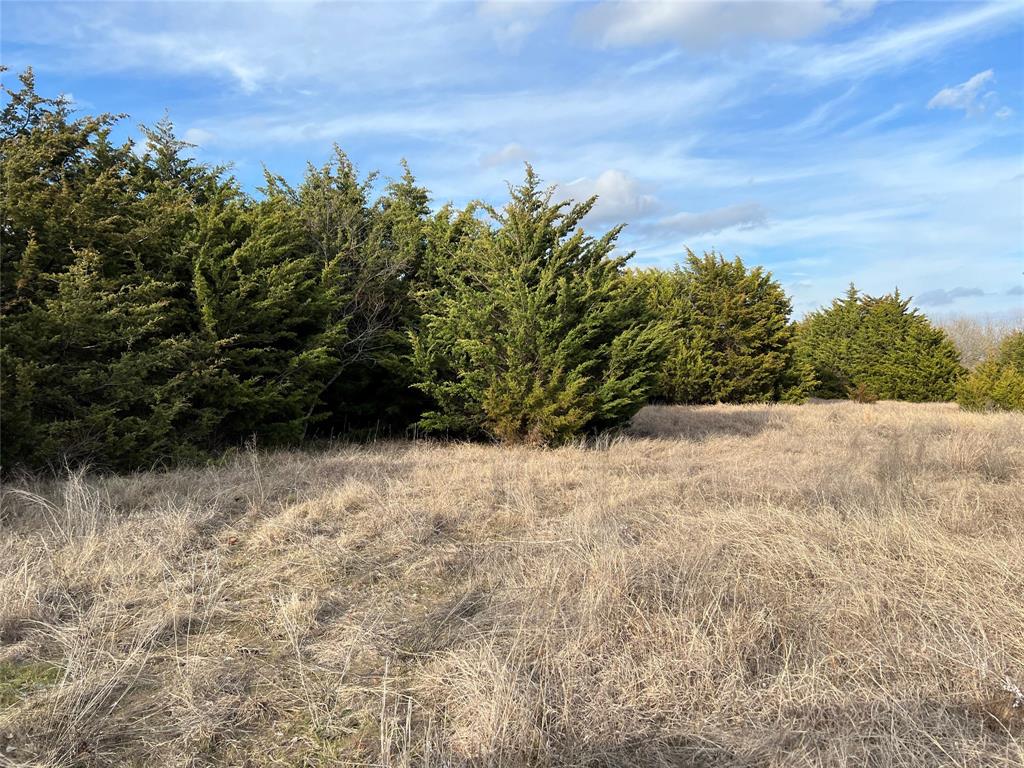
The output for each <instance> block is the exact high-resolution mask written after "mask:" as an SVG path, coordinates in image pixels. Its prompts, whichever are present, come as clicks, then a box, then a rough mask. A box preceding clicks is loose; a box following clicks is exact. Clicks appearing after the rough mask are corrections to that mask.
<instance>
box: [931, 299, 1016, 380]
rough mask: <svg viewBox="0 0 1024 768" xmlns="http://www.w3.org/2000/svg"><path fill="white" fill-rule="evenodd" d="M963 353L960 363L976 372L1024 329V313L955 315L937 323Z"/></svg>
mask: <svg viewBox="0 0 1024 768" xmlns="http://www.w3.org/2000/svg"><path fill="white" fill-rule="evenodd" d="M934 322H935V323H936V325H938V326H939V327H940V328H942V330H944V331H945V332H946V335H947V336H949V338H950V340H951V341H952V342H953V343H954V344H955V345H956V348H957V349H958V350H959V351H960V362H961V363H963V365H964V367H965V368H968V369H973V368H975V367H976V366H977V365H979V364H980V363H983V362H985V361H986V360H988V359H989V358H990V357H991V356H992V355H993V354H994V353H995V351H996V350H997V349H998V348H999V345H1000V344H1001V343H1002V341H1003V339H1005V338H1006V337H1007V336H1009V335H1010V334H1012V333H1014V332H1016V331H1018V330H1019V329H1020V328H1024V310H1018V311H1016V312H1008V313H1002V314H988V315H984V314H983V315H953V316H945V317H940V318H939V319H937V320H934Z"/></svg>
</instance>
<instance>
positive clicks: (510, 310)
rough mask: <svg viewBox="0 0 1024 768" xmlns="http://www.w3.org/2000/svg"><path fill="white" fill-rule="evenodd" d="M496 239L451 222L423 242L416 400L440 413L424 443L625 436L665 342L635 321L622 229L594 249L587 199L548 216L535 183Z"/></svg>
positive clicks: (491, 229) (505, 214)
mask: <svg viewBox="0 0 1024 768" xmlns="http://www.w3.org/2000/svg"><path fill="white" fill-rule="evenodd" d="M510 193H511V200H510V202H509V203H508V204H507V205H506V206H505V208H504V209H503V210H501V211H499V210H496V209H494V208H492V207H490V206H486V205H479V206H478V208H479V210H481V211H482V212H484V213H486V214H487V215H488V216H489V217H490V220H491V222H492V223H493V225H494V226H487V225H486V224H485V223H483V222H479V221H477V220H475V219H474V218H473V214H474V213H476V212H477V207H472V208H471V209H470V210H468V211H467V212H465V213H464V214H462V215H460V216H452V214H451V211H446V213H445V217H443V218H440V219H436V220H435V221H434V223H433V227H432V231H431V233H430V238H431V240H432V241H433V246H432V247H433V248H440V249H441V251H442V252H445V255H447V256H448V257H449V258H448V260H447V263H444V261H443V260H442V259H440V258H438V259H435V260H434V261H433V262H432V267H433V268H434V269H436V270H437V274H438V285H439V286H440V287H439V288H437V289H433V290H431V289H427V290H425V291H424V292H423V293H422V295H421V309H422V313H423V315H422V319H421V321H420V322H421V326H420V329H419V331H418V332H417V333H415V334H414V335H413V359H414V364H415V367H416V370H417V372H418V374H419V377H420V379H419V381H418V383H417V386H419V387H420V388H422V390H423V391H424V392H425V393H427V394H428V395H429V396H430V397H431V399H432V400H433V402H434V403H435V404H436V407H435V409H434V410H432V411H428V412H427V413H425V414H424V416H423V418H422V420H421V425H422V426H423V427H424V428H426V429H429V430H436V431H442V430H450V431H452V432H456V433H462V434H480V433H483V434H487V435H491V436H493V437H496V438H499V439H501V440H507V441H526V442H531V443H558V442H562V441H564V440H567V439H569V438H571V437H573V436H575V435H579V434H581V433H585V432H587V431H591V430H596V429H602V428H606V427H610V426H613V425H616V424H620V423H622V422H623V421H625V420H627V419H628V418H629V417H630V416H632V415H633V413H635V412H636V411H637V410H638V409H639V408H640V407H641V406H642V405H643V403H644V402H645V401H646V399H647V396H648V393H649V389H650V386H651V384H652V383H653V375H654V371H655V368H656V365H657V362H658V359H659V357H660V356H661V355H662V354H663V349H664V347H665V343H666V333H665V329H664V328H663V327H662V326H661V325H658V324H652V323H648V322H644V321H643V320H639V321H638V317H639V316H640V315H639V313H640V309H641V307H640V305H639V302H638V301H637V300H636V299H635V297H634V295H631V292H630V291H628V287H627V285H626V283H625V281H624V279H623V274H622V273H623V267H624V265H625V264H626V262H627V260H628V259H629V255H626V256H615V255H613V249H614V247H615V239H616V237H617V236H618V234H619V231H620V229H621V228H615V229H613V230H611V231H610V232H608V233H607V234H605V235H604V236H603V237H601V238H596V239H595V238H593V237H591V236H589V235H587V234H586V233H585V232H584V231H583V230H582V229H581V228H580V222H581V220H582V219H583V217H584V216H585V215H586V214H587V212H588V211H589V210H590V209H591V207H592V206H593V204H594V202H595V199H593V198H592V199H590V200H588V201H586V202H584V203H580V204H575V205H574V204H571V203H569V202H560V203H553V202H552V192H551V190H548V191H544V190H542V189H541V186H540V181H539V179H538V178H537V176H536V174H535V173H534V171H533V169H532V168H530V167H529V166H527V170H526V180H525V182H524V183H523V184H522V185H521V186H519V187H514V188H510Z"/></svg>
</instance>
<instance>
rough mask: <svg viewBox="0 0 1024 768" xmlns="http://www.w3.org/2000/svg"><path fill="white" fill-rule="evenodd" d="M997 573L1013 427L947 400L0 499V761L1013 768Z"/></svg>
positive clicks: (412, 452)
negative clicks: (557, 444)
mask: <svg viewBox="0 0 1024 768" xmlns="http://www.w3.org/2000/svg"><path fill="white" fill-rule="evenodd" d="M1022 584H1024V418H1022V417H1021V416H1019V415H1007V414H1000V415H992V414H965V413H961V412H959V411H958V410H956V408H955V407H951V406H941V405H935V406H920V405H900V404H892V403H883V404H879V405H875V406H869V405H858V404H855V403H834V404H812V405H806V406H774V407H760V406H757V407H754V406H751V407H711V408H679V407H677V408H668V407H663V408H648V409H646V410H645V411H643V412H641V413H640V414H639V415H638V417H637V418H636V420H635V422H634V425H633V428H632V430H631V433H630V434H628V435H625V436H622V437H618V438H615V439H611V440H604V441H599V442H598V443H596V444H590V445H580V446H576V447H571V448H563V449H559V450H537V449H529V448H502V447H496V446H486V445H440V444H430V443H386V444H377V445H372V446H364V447H358V446H341V447H337V448H334V449H332V450H328V451H324V452H321V453H315V454H314V453H310V454H304V453H298V452H293V453H270V454H263V453H256V452H251V453H249V454H243V455H240V456H238V457H237V458H236V459H233V460H231V461H229V462H227V463H226V464H225V465H224V466H220V467H217V468H209V469H202V470H199V469H197V470H182V471H176V472H170V473H166V474H139V475H133V476H128V477H111V478H94V477H88V476H82V475H75V476H72V477H69V478H68V479H66V480H62V481H60V482H50V483H44V482H36V483H31V484H24V483H23V484H18V483H14V484H11V485H9V486H8V487H7V488H6V489H5V491H4V495H3V512H2V513H0V644H2V645H0V647H2V650H0V686H2V685H6V686H7V690H8V691H9V692H13V693H12V695H10V696H9V698H8V700H7V701H8V703H7V704H6V707H5V708H4V709H3V710H2V711H0V755H3V757H2V758H0V760H4V761H6V762H7V763H9V764H12V765H22V764H23V765H59V766H100V765H102V766H115V765H116V766H125V765H128V766H131V765H136V766H197V765H233V766H328V765H381V766H406V765H408V766H411V765H417V766H419V765H424V766H445V765H469V764H473V765H489V766H526V765H530V766H544V765H573V766H614V765H653V766H719V765H722V766H783V765H785V766H810V765H829V766H935V765H955V766H981V765H985V766H999V765H1003V766H1018V765H1021V764H1022V761H1024V741H1022V739H1024V736H1022V734H1021V730H1020V724H1021V714H1022V713H1024V703H1021V704H1020V706H1017V707H1014V706H1013V705H1014V694H1013V693H1012V692H1011V689H1012V685H1013V684H1016V685H1021V684H1022V683H1024V600H1022V593H1024V589H1022ZM0 690H2V688H0ZM2 700H3V699H0V701H2ZM0 706H4V705H3V704H0Z"/></svg>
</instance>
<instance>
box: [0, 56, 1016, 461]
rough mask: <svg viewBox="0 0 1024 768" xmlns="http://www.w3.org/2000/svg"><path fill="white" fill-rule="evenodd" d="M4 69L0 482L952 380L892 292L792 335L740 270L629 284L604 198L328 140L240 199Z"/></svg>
mask: <svg viewBox="0 0 1024 768" xmlns="http://www.w3.org/2000/svg"><path fill="white" fill-rule="evenodd" d="M19 79H20V85H19V87H17V88H16V89H7V88H6V87H5V88H4V98H5V103H4V106H3V111H2V114H0V165H2V167H0V175H2V179H3V200H2V209H0V235H2V238H0V310H2V340H0V341H2V344H0V387H2V390H0V418H2V430H3V433H2V457H0V462H2V466H3V468H4V469H5V470H9V469H11V468H13V467H17V466H25V467H46V466H55V465H57V464H59V463H61V462H71V463H83V462H90V463H92V464H93V465H94V466H99V467H105V468H110V469H127V468H134V467H150V466H153V465H156V464H160V463H164V462H179V461H189V460H195V459H199V458H202V457H204V456H208V455H210V453H211V452H213V451H216V450H219V449H221V448H223V447H226V446H231V445H237V444H239V443H240V442H242V441H244V440H247V439H249V438H251V437H255V438H256V439H257V440H259V441H260V442H261V443H264V444H268V443H269V444H288V443H294V442H297V441H300V440H303V439H309V438H315V437H322V436H327V435H335V434H342V433H344V434H359V433H360V432H364V431H366V430H380V429H386V430H388V431H390V432H391V433H392V434H395V433H397V434H401V433H402V432H403V431H404V430H406V429H410V428H414V429H416V430H418V431H420V432H424V433H428V434H439V435H449V436H459V437H469V438H477V437H486V438H493V439H500V440H503V441H513V442H530V443H537V444H557V443H561V442H564V441H566V440H569V439H572V438H575V437H577V436H580V435H586V434H592V433H595V432H598V431H600V430H603V429H607V428H610V427H614V426H617V425H620V424H622V423H624V422H625V421H627V420H628V419H629V418H630V417H631V416H632V415H633V414H634V413H635V412H636V411H637V410H638V409H639V408H640V407H642V406H643V405H644V404H645V403H648V402H651V401H658V402H668V403H715V402H736V403H753V402H776V401H787V402H798V401H800V400H803V399H806V398H807V397H810V396H818V397H849V396H854V397H857V398H858V399H870V398H896V399H906V400H914V401H925V400H949V399H951V398H953V397H954V395H955V394H956V389H957V386H958V385H959V386H962V383H961V382H962V381H964V380H966V377H965V371H964V369H963V367H962V366H961V364H960V361H959V358H958V354H957V351H956V349H955V347H954V346H953V344H952V343H951V342H950V340H949V339H948V338H947V337H946V335H945V334H944V333H943V332H942V331H941V330H940V329H937V328H935V327H933V326H932V325H931V324H930V323H929V322H928V320H927V319H926V318H925V317H924V316H923V315H921V314H919V313H918V312H916V311H915V310H914V309H912V308H911V306H910V304H909V301H908V300H906V299H904V298H902V297H900V296H899V294H898V293H894V294H892V295H888V296H883V297H869V296H864V295H861V294H860V293H858V292H857V291H856V290H855V289H854V288H852V287H851V290H850V292H849V293H848V294H847V295H846V296H845V297H844V298H841V299H838V300H837V301H836V302H834V303H833V305H832V306H830V307H826V308H823V309H821V310H819V311H818V312H814V313H811V314H810V315H809V316H808V317H807V318H805V319H804V320H802V321H800V322H794V321H793V319H792V307H791V304H790V300H789V298H788V297H787V296H786V294H785V292H784V291H783V289H782V288H781V286H780V285H779V283H778V282H777V281H776V280H775V279H774V278H773V277H772V276H771V274H770V273H768V272H765V271H764V270H762V269H761V268H759V267H753V268H750V267H748V266H747V265H745V264H744V263H743V262H742V261H741V260H740V259H738V258H736V259H726V258H724V257H723V256H721V255H719V254H717V253H708V254H704V255H701V256H698V255H695V254H693V253H688V254H687V256H686V259H685V263H684V264H682V265H681V266H679V267H677V268H675V269H673V270H671V271H664V270H654V269H632V268H630V266H629V261H630V258H631V256H632V254H625V253H622V252H620V251H619V250H618V249H617V247H616V241H617V238H618V236H619V234H620V231H621V227H616V228H613V229H611V230H610V231H608V232H605V233H603V234H601V235H593V234H590V233H588V232H587V231H586V230H585V229H584V227H583V220H584V218H585V217H586V215H587V213H588V212H589V210H590V209H591V207H592V206H593V204H594V202H595V200H594V199H590V200H586V201H582V202H574V201H561V200H556V199H555V198H554V197H553V194H552V191H551V190H550V189H546V188H545V187H544V186H543V184H542V182H541V181H540V179H539V178H538V177H537V175H536V174H535V173H534V171H533V169H532V168H530V167H529V166H527V168H526V174H525V178H524V180H523V182H522V183H521V184H519V185H517V186H514V187H511V188H510V190H509V200H508V202H507V203H506V204H505V205H504V206H503V207H501V208H497V207H494V206H490V205H487V204H485V203H480V202H477V203H473V204H470V205H469V206H467V207H465V208H463V209H457V208H455V207H453V206H451V205H442V206H440V207H438V208H436V209H435V208H432V206H431V200H430V195H429V192H428V190H426V189H425V188H424V187H422V186H421V185H420V184H419V183H418V182H417V181H416V179H415V178H414V176H413V174H412V173H411V172H410V170H409V168H408V167H407V166H405V165H404V164H403V170H404V173H403V174H402V176H401V178H399V179H395V180H391V181H387V182H386V183H378V181H379V180H378V179H377V177H376V176H375V175H373V174H371V175H368V176H360V175H359V173H358V172H357V169H356V168H355V167H354V166H353V164H352V162H351V161H350V160H349V158H348V157H347V156H346V155H345V154H344V153H343V152H341V151H340V150H339V149H337V148H336V149H335V152H334V155H333V157H332V159H331V160H330V161H329V162H327V163H326V164H324V165H322V166H318V167H317V166H313V165H310V166H309V167H308V168H307V170H306V173H305V176H304V178H303V180H302V182H301V183H299V184H298V185H297V186H296V185H292V184H290V183H289V182H288V181H286V180H285V179H284V178H282V177H281V176H278V175H275V174H273V173H270V172H266V173H265V178H264V183H263V186H262V187H261V188H260V190H259V194H258V195H251V194H248V193H246V192H245V191H244V190H242V189H241V187H240V186H239V184H238V183H237V181H236V180H235V179H234V178H232V177H231V176H230V175H229V174H228V173H227V171H226V169H225V168H220V167H211V166H208V165H204V164H202V163H199V162H197V161H195V160H194V159H193V158H192V157H191V155H190V145H189V144H187V143H186V142H183V141H181V140H179V139H178V138H177V137H176V136H175V134H174V131H173V127H172V125H171V123H170V122H169V121H168V120H166V119H165V120H163V121H161V122H159V123H157V124H156V125H155V126H152V127H145V126H143V127H140V130H141V142H140V143H139V144H137V143H136V142H135V141H134V140H128V141H126V142H124V143H122V144H115V143H114V142H113V141H112V140H111V130H112V128H113V127H114V125H115V124H116V122H117V121H118V120H119V119H121V118H122V117H123V116H119V115H111V114H101V115H94V116H92V115H86V116H76V115H75V114H74V113H73V112H72V110H71V108H70V106H69V104H68V103H67V102H66V101H64V100H62V99H60V98H57V99H51V98H46V97H43V96H41V95H39V94H38V93H37V92H36V89H35V84H34V78H33V75H32V72H31V70H29V71H26V72H25V73H23V74H21V75H20V78H19ZM378 188H379V189H380V191H379V192H376V191H375V190H377V189H378ZM1010 358H1013V355H1010ZM1010 358H1007V359H1010ZM1013 360H1016V362H1013ZM1013 360H1011V362H1010V363H998V365H997V361H993V362H992V365H993V366H996V367H998V369H999V371H1003V370H1004V369H1005V370H1009V371H1010V374H1009V378H1008V379H1006V380H1005V381H1004V380H1003V379H999V377H1000V376H1002V373H992V374H991V376H990V378H991V377H992V376H994V377H995V378H996V379H999V381H1000V382H1001V383H1000V384H999V386H1000V387H1001V388H1002V389H1001V390H1000V391H1003V390H1006V391H1008V392H1009V393H1010V397H1009V400H1007V398H1006V397H1005V396H1001V397H1002V399H1001V400H999V399H998V398H997V399H992V398H988V399H986V397H987V395H984V393H983V394H982V395H980V396H978V395H977V393H976V394H975V396H974V400H973V401H972V402H973V403H975V404H976V407H989V406H992V405H996V406H1000V405H1002V404H1003V401H1004V400H1006V401H1007V402H1010V404H1011V405H1012V404H1013V402H1016V401H1013V397H1015V396H1016V395H1014V393H1015V392H1017V393H1018V394H1019V395H1020V397H1019V400H1020V402H1017V405H1018V406H1019V405H1021V403H1022V402H1024V385H1022V384H1021V383H1020V382H1019V381H1017V380H1016V379H1014V378H1013V377H1014V376H1024V361H1020V360H1019V359H1016V358H1013ZM1007 366H1009V367H1007ZM1014 366H1016V367H1014ZM990 373H991V372H990ZM1003 378H1006V377H1003ZM1022 380H1024V379H1022ZM975 389H978V387H977V386H975ZM982 389H984V387H982ZM1018 390H1020V391H1018Z"/></svg>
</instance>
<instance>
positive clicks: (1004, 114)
mask: <svg viewBox="0 0 1024 768" xmlns="http://www.w3.org/2000/svg"><path fill="white" fill-rule="evenodd" d="M1012 116H1013V110H1012V109H1010V108H1009V107H1000V108H999V109H997V110H996V117H998V118H999V119H1000V120H1005V119H1007V118H1008V117H1012Z"/></svg>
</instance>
